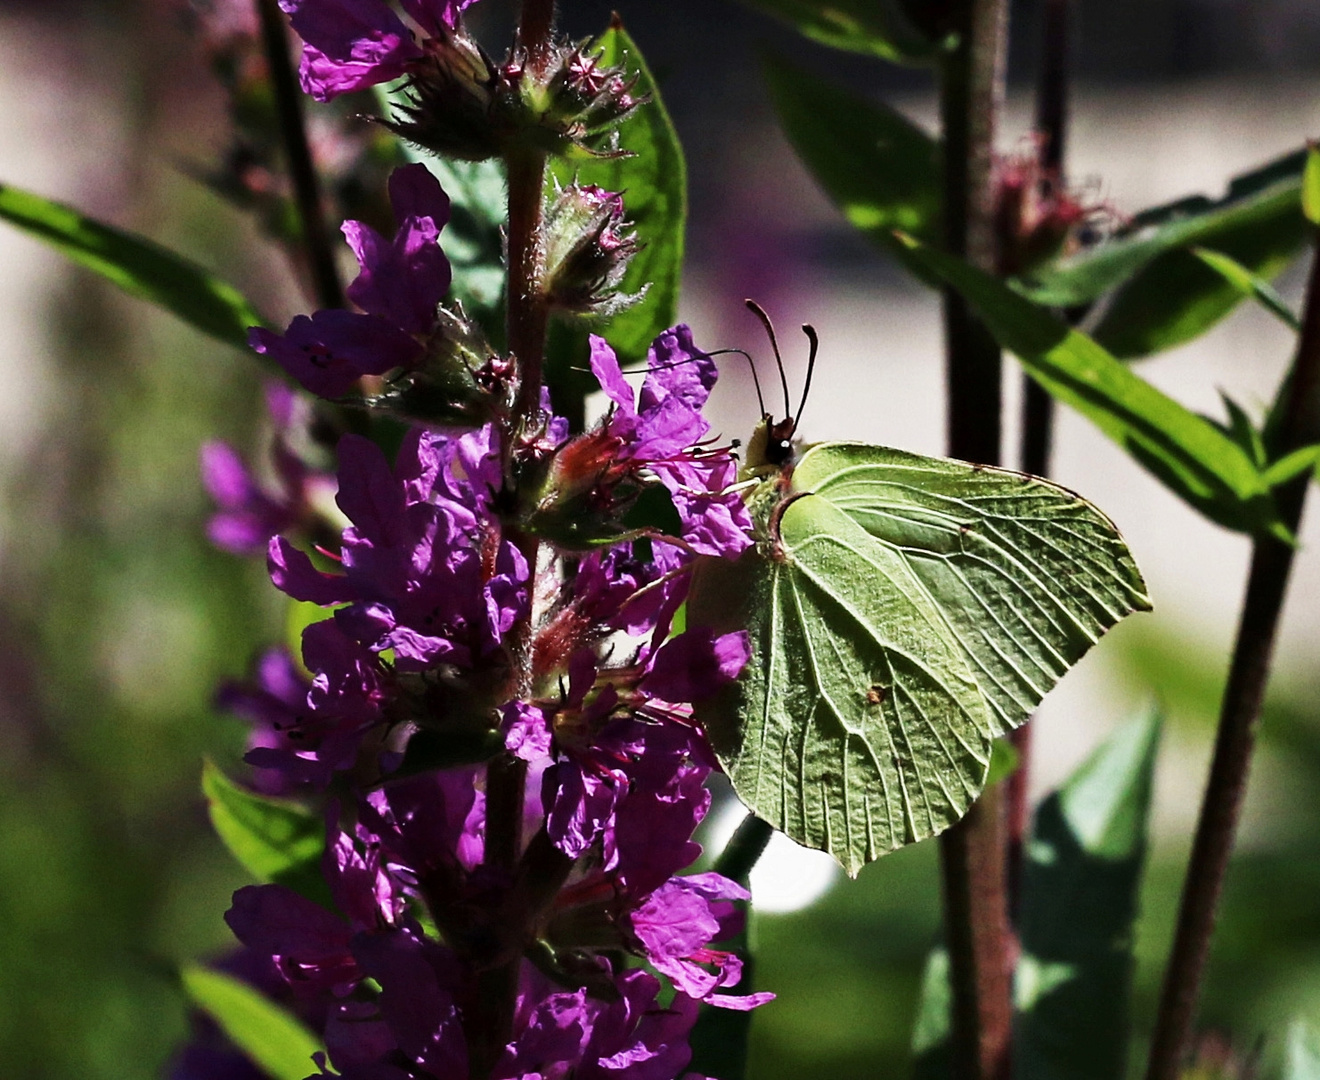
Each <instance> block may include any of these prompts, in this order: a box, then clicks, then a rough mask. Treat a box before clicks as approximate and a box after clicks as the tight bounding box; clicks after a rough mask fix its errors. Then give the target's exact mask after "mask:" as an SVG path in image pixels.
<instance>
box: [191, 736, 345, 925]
mask: <svg viewBox="0 0 1320 1080" xmlns="http://www.w3.org/2000/svg"><path fill="white" fill-rule="evenodd" d="M202 793H203V794H204V795H205V796H206V804H207V810H208V812H209V814H210V817H211V825H212V826H213V827H214V829H215V831H216V833H217V834H218V835H219V837H220V839H221V840H222V841H224V844H225V847H227V848H228V849H229V851H230V853H231V854H232V855H233V856H234V858H236V859H237V860H238V861H239V863H240V864H241V865H242V866H243V867H244V868H245V869H246V870H247V871H248V872H249V873H250V874H252V875H253V877H255V878H257V879H258V880H260V881H274V882H278V883H280V884H281V885H286V886H288V887H289V888H291V889H293V890H295V891H296V892H300V893H302V894H303V895H304V896H307V897H308V898H309V899H311V900H316V901H317V902H318V903H324V904H326V905H327V906H331V904H330V900H329V889H328V887H327V886H326V884H325V881H324V879H323V878H322V876H321V872H320V858H321V852H322V850H323V849H324V847H325V823H324V822H323V821H322V819H321V818H319V817H318V816H317V815H316V814H313V813H312V812H311V811H310V810H307V809H305V808H304V807H302V806H300V805H299V804H298V803H295V802H290V801H289V800H287V799H272V798H268V797H266V796H264V795H257V794H256V793H255V792H251V791H248V790H246V789H245V788H241V787H239V786H238V785H237V784H235V783H234V782H233V781H232V780H230V779H229V778H228V777H227V776H225V774H224V773H223V772H221V771H220V770H219V769H218V768H216V767H215V765H214V764H212V763H211V762H210V761H207V762H205V763H204V764H203V766H202Z"/></svg>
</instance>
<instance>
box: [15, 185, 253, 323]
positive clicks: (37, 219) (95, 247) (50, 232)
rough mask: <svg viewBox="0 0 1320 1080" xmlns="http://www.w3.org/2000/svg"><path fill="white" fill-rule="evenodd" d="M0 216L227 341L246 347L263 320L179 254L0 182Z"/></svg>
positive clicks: (217, 280)
mask: <svg viewBox="0 0 1320 1080" xmlns="http://www.w3.org/2000/svg"><path fill="white" fill-rule="evenodd" d="M0 218H3V219H4V220H6V221H9V222H11V223H12V224H14V225H17V226H18V227H19V228H20V229H22V230H24V231H25V232H27V233H29V234H31V235H32V236H35V237H37V238H38V239H40V240H44V241H45V242H46V243H47V244H49V245H50V246H51V247H53V248H55V249H56V250H57V251H59V252H60V253H61V254H63V255H66V256H68V258H70V259H72V260H73V261H74V262H76V263H78V264H79V265H81V266H85V267H87V268H88V269H89V270H95V271H96V272H97V273H98V274H100V275H101V276H102V277H104V278H106V279H107V280H109V281H112V282H114V284H116V285H118V286H119V287H120V288H121V289H123V290H124V291H125V292H128V293H131V294H132V295H134V296H140V297H141V298H142V299H144V300H149V301H151V302H152V303H153V304H155V305H157V306H158V307H162V308H164V309H165V310H166V311H169V312H171V313H173V314H174V315H177V316H178V317H179V318H180V319H182V320H183V321H184V322H186V323H189V324H190V325H192V326H194V327H196V328H197V329H198V330H200V331H202V333H204V334H209V335H211V337H213V338H216V339H218V340H220V341H223V342H225V343H226V344H227V345H233V346H235V347H236V348H240V349H245V348H247V332H248V327H250V326H258V325H260V324H261V321H262V320H261V316H260V315H258V314H257V312H256V310H255V309H254V308H253V307H252V305H251V304H249V303H248V302H247V300H246V299H244V297H243V295H242V293H240V292H239V291H238V290H237V289H235V288H234V287H233V286H232V285H230V284H228V283H227V282H225V281H222V280H220V278H218V277H216V276H215V275H214V274H211V273H210V272H208V271H206V270H204V269H202V267H200V266H198V265H197V264H196V263H194V262H191V261H190V260H188V259H185V258H184V257H183V256H182V255H176V254H175V253H174V252H172V251H168V250H167V249H165V248H163V247H161V246H160V245H159V244H156V243H153V242H152V241H150V240H147V239H146V238H144V237H140V236H134V235H133V234H132V233H127V232H124V231H123V230H121V229H116V228H115V227H114V226H112V225H106V224H104V223H102V222H99V221H95V220H93V219H92V218H89V217H87V216H86V215H84V214H80V213H79V212H78V211H77V210H74V209H73V208H72V207H70V206H65V205H64V204H63V203H57V202H52V201H51V200H50V199H44V198H42V197H41V196H40V195H34V194H33V193H32V192H30V191H23V190H22V189H20V188H16V187H13V186H12V185H9V184H0Z"/></svg>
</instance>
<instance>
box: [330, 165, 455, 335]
mask: <svg viewBox="0 0 1320 1080" xmlns="http://www.w3.org/2000/svg"><path fill="white" fill-rule="evenodd" d="M390 202H391V204H392V205H393V207H394V216H395V219H396V220H397V221H398V223H399V229H398V232H396V233H395V235H394V239H393V241H387V240H386V239H385V238H384V237H382V236H381V235H380V233H378V232H376V230H375V229H373V228H372V227H371V226H370V225H366V224H364V223H363V222H361V221H345V222H344V225H343V232H344V237H345V238H346V239H347V240H348V244H349V247H351V248H352V249H353V254H354V255H356V256H357V260H358V264H359V265H360V266H361V268H362V272H361V273H360V274H358V276H357V278H356V279H355V280H354V281H353V283H352V284H351V285H349V287H348V290H347V292H348V298H349V299H350V300H352V301H353V303H355V304H357V306H358V307H360V308H361V309H362V310H363V311H365V312H367V314H369V315H379V316H381V317H382V318H385V319H388V320H389V321H390V322H392V323H393V324H394V325H395V326H397V327H399V328H400V329H401V330H404V331H406V332H407V333H410V334H426V333H429V332H430V330H431V329H432V327H433V326H434V325H435V309H436V305H437V304H439V303H440V300H441V298H442V297H443V296H444V295H445V293H447V292H448V291H449V282H450V269H449V260H448V259H447V258H445V254H444V252H443V251H441V250H440V230H441V228H443V227H444V225H445V223H446V222H447V221H448V220H449V197H448V196H447V195H446V194H445V193H444V191H443V190H442V189H441V187H440V181H438V180H437V179H436V178H435V177H434V176H432V175H431V172H430V170H428V169H427V167H426V166H425V165H421V164H416V165H405V166H403V167H402V168H399V169H395V170H394V172H393V174H392V175H391V176H390Z"/></svg>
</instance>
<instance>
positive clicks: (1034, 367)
mask: <svg viewBox="0 0 1320 1080" xmlns="http://www.w3.org/2000/svg"><path fill="white" fill-rule="evenodd" d="M910 243H912V247H913V254H914V255H915V256H916V257H917V258H918V259H919V260H920V261H921V262H922V263H924V264H925V265H926V266H927V267H928V268H929V270H930V271H931V272H932V273H935V274H937V275H939V276H940V277H942V278H943V279H944V280H945V281H947V282H948V283H949V284H950V285H952V286H953V287H954V288H956V289H957V290H958V291H959V292H961V293H962V294H963V296H965V297H966V298H967V301H968V302H969V303H970V304H971V305H972V307H973V308H975V309H976V312H977V314H978V315H979V316H980V317H981V319H982V320H984V322H985V324H986V326H987V327H988V329H989V330H990V332H991V333H992V334H993V335H994V336H995V338H996V339H997V340H998V341H999V343H1000V344H1001V345H1002V346H1003V347H1004V348H1006V349H1008V350H1009V351H1010V352H1012V353H1014V354H1015V355H1016V356H1017V357H1018V359H1019V360H1020V361H1021V362H1022V366H1023V367H1024V368H1026V370H1027V372H1028V374H1030V375H1031V376H1032V377H1033V378H1034V379H1035V380H1036V381H1037V382H1039V383H1040V384H1041V385H1042V386H1043V387H1045V389H1046V390H1048V391H1049V392H1050V393H1051V394H1052V395H1053V396H1054V397H1056V398H1058V399H1059V400H1060V401H1062V402H1064V403H1065V404H1067V405H1070V406H1071V407H1072V408H1074V409H1076V410H1077V411H1078V412H1080V413H1081V414H1082V415H1083V416H1085V417H1087V418H1088V419H1089V420H1090V421H1091V422H1092V423H1094V424H1095V425H1096V426H1097V427H1098V428H1100V430H1101V431H1103V432H1104V433H1105V434H1106V435H1108V436H1109V437H1110V438H1111V439H1113V440H1114V441H1115V442H1117V443H1118V444H1119V445H1120V446H1122V447H1123V448H1124V449H1126V450H1127V451H1128V453H1130V454H1131V455H1132V456H1133V457H1135V458H1136V459H1137V460H1138V461H1139V462H1141V464H1142V465H1144V466H1145V467H1146V468H1147V469H1149V470H1150V471H1151V472H1152V473H1154V474H1155V475H1156V476H1157V477H1159V479H1160V480H1161V481H1163V482H1164V483H1165V484H1166V485H1167V486H1168V487H1169V488H1170V489H1171V490H1173V491H1174V492H1176V493H1177V494H1178V495H1180V496H1181V497H1182V498H1183V499H1185V500H1187V502H1189V503H1190V504H1191V505H1192V506H1194V507H1196V508H1197V509H1198V510H1200V511H1201V512H1202V513H1203V514H1205V515H1206V516H1207V517H1209V518H1210V519H1211V520H1212V521H1216V522H1218V523H1219V524H1221V525H1224V526H1226V527H1227V528H1230V529H1237V530H1239V531H1242V532H1248V533H1255V532H1264V531H1269V530H1271V529H1273V528H1275V527H1276V526H1277V525H1278V524H1279V523H1278V516H1277V511H1276V509H1275V507H1274V503H1273V500H1272V499H1271V498H1270V496H1269V493H1268V489H1267V488H1266V486H1265V484H1264V482H1263V480H1262V479H1261V475H1260V472H1259V470H1258V469H1257V468H1256V465H1255V463H1254V462H1253V461H1252V459H1251V456H1250V455H1249V454H1248V452H1247V451H1246V450H1244V449H1243V448H1242V447H1241V446H1239V445H1238V444H1237V443H1236V442H1234V441H1233V439H1231V438H1230V437H1229V436H1227V435H1225V434H1224V433H1223V432H1222V431H1220V430H1218V429H1217V428H1216V427H1215V426H1214V425H1213V424H1211V423H1209V422H1208V421H1206V420H1205V419H1203V418H1202V417H1199V416H1197V415H1195V414H1194V413H1192V412H1190V411H1189V410H1187V409H1185V408H1184V407H1183V406H1182V405H1179V404H1178V403H1177V402H1176V401H1174V400H1173V399H1172V398H1170V397H1168V396H1167V395H1165V394H1163V393H1161V392H1160V391H1159V390H1157V389H1155V387H1153V386H1151V385H1150V383H1148V382H1146V381H1145V380H1144V379H1142V378H1140V377H1139V376H1137V375H1135V374H1133V372H1132V371H1130V370H1129V369H1128V368H1127V367H1125V366H1124V365H1123V364H1121V363H1119V362H1118V360H1116V359H1115V358H1114V357H1113V356H1112V355H1111V354H1110V353H1109V352H1107V351H1106V350H1105V349H1104V348H1103V347H1102V346H1100V345H1099V344H1097V343H1096V342H1095V341H1093V340H1092V339H1091V338H1089V337H1087V336H1086V335H1085V334H1083V333H1081V332H1080V331H1078V330H1073V329H1070V328H1069V327H1068V326H1066V325H1065V324H1064V323H1062V322H1060V321H1059V320H1058V319H1056V318H1055V317H1054V316H1053V315H1051V314H1050V313H1049V312H1048V311H1045V310H1044V309H1042V308H1040V307H1037V306H1036V305H1035V304H1033V303H1031V302H1030V301H1029V300H1026V299H1024V298H1023V297H1022V296H1020V295H1018V294H1017V293H1016V292H1014V291H1013V290H1012V289H1010V288H1008V287H1007V286H1006V285H1004V284H1003V283H1002V282H1000V281H997V280H996V279H994V278H993V277H991V276H989V275H988V274H984V273H982V272H981V271H979V270H977V269H975V268H974V267H971V266H968V265H967V264H966V263H964V262H962V261H961V260H958V259H954V258H951V257H950V256H948V255H944V254H942V253H940V252H937V251H935V250H933V249H932V248H929V247H924V246H922V245H920V244H917V243H916V242H915V241H910ZM1207 272H1209V271H1207Z"/></svg>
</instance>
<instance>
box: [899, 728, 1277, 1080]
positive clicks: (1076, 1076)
mask: <svg viewBox="0 0 1320 1080" xmlns="http://www.w3.org/2000/svg"><path fill="white" fill-rule="evenodd" d="M1159 731H1160V720H1159V716H1158V714H1156V713H1154V712H1151V713H1149V714H1147V715H1146V716H1145V717H1143V718H1141V719H1140V720H1137V721H1135V722H1134V723H1132V724H1129V725H1127V726H1126V727H1124V728H1123V729H1121V730H1120V731H1119V732H1117V733H1116V734H1115V735H1114V736H1112V737H1111V738H1110V739H1109V740H1108V741H1107V742H1106V743H1105V744H1104V745H1103V746H1101V747H1100V748H1099V749H1098V750H1097V751H1096V752H1095V753H1094V754H1092V755H1091V757H1090V758H1089V759H1088V760H1087V761H1086V762H1084V763H1083V764H1082V766H1081V767H1080V768H1079V769H1078V770H1077V771H1076V772H1075V773H1073V775H1072V776H1071V777H1070V778H1069V779H1068V781H1067V783H1065V784H1064V785H1063V787H1062V788H1060V789H1059V790H1058V791H1056V792H1054V793H1053V794H1052V795H1050V797H1049V798H1047V799H1046V800H1045V801H1044V802H1043V803H1042V804H1041V806H1040V808H1039V809H1038V810H1037V811H1036V815H1035V822H1034V825H1033V830H1032V837H1031V842H1030V844H1029V845H1028V849H1027V862H1026V868H1025V874H1024V879H1023V886H1022V911H1021V915H1020V917H1019V927H1020V934H1021V943H1022V956H1021V959H1020V961H1019V966H1018V971H1017V977H1016V984H1015V996H1016V999H1017V1010H1018V1015H1017V1019H1016V1026H1015V1031H1014V1050H1013V1064H1014V1075H1015V1076H1018V1077H1021V1078H1022V1080H1121V1078H1122V1077H1123V1075H1124V1072H1125V1068H1126V1065H1127V1038H1128V1009H1129V1003H1130V1000H1131V990H1132V969H1133V955H1132V943H1133V926H1134V924H1135V921H1136V915H1137V894H1138V891H1139V886H1140V883H1141V873H1142V864H1143V860H1144V855H1145V846H1146V822H1147V817H1148V814H1149V809H1150V793H1151V781H1152V778H1153V775H1154V768H1155V751H1156V747H1157V743H1158V739H1159ZM951 1006H952V998H951V992H950V987H949V956H948V953H947V951H946V950H945V948H944V946H943V945H938V946H936V947H935V948H934V949H932V950H931V953H930V957H929V958H928V960H927V962H926V970H925V973H924V975H923V977H922V984H921V999H920V1005H919V1006H918V1010H917V1020H916V1024H915V1026H914V1029H913V1036H912V1052H913V1076H914V1078H915V1080H949V1076H950V1057H949V1034H950V1020H951V1016H950V1009H951ZM1299 1080H1302V1078H1299Z"/></svg>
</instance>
